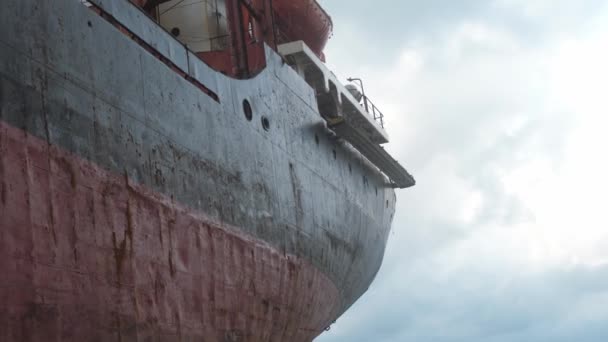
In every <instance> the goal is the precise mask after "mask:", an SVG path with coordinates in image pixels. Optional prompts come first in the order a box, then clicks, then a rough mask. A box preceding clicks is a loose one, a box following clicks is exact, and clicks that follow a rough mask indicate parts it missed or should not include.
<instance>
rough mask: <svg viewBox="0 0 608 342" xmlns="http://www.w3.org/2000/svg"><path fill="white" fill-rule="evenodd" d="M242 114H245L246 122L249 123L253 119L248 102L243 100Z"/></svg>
mask: <svg viewBox="0 0 608 342" xmlns="http://www.w3.org/2000/svg"><path fill="white" fill-rule="evenodd" d="M243 113H244V114H245V118H247V121H251V120H252V119H253V110H252V109H251V104H249V101H247V100H243Z"/></svg>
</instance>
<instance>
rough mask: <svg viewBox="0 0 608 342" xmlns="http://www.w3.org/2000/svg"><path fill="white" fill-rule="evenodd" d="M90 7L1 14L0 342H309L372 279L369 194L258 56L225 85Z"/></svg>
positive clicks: (378, 200) (383, 186)
mask: <svg viewBox="0 0 608 342" xmlns="http://www.w3.org/2000/svg"><path fill="white" fill-rule="evenodd" d="M99 2H100V3H102V5H103V4H104V3H105V4H106V5H105V8H104V10H103V11H97V12H95V11H92V10H91V9H90V8H88V7H87V6H84V5H83V4H82V2H81V1H79V0H54V1H38V0H7V1H4V2H3V4H2V5H3V9H2V11H0V253H1V254H2V255H1V256H0V273H1V274H2V277H0V301H1V302H2V305H1V306H0V340H1V341H195V340H196V341H222V342H223V341H294V342H297V341H311V340H312V339H314V338H315V337H316V336H318V335H319V334H320V333H321V332H322V331H323V330H324V329H325V328H326V327H328V326H329V325H330V324H331V323H332V322H333V321H335V320H336V319H337V318H338V317H339V316H340V315H341V314H342V313H343V312H344V311H345V310H347V309H348V308H349V307H350V306H351V305H352V304H353V303H354V302H355V301H356V300H357V299H358V298H359V297H360V296H361V295H362V294H363V293H364V292H365V291H366V290H367V288H368V286H369V285H370V283H371V282H372V280H373V278H374V277H375V275H376V272H377V271H378V268H379V267H380V264H381V261H382V257H383V254H384V248H385V244H386V241H387V237H388V234H389V231H390V225H391V221H392V217H393V214H394V206H395V193H394V190H393V189H392V187H390V186H387V179H386V177H385V176H384V175H383V174H382V173H381V172H380V171H379V170H378V169H377V168H376V167H374V166H373V165H372V164H371V163H370V162H369V161H367V159H365V158H363V157H362V156H361V155H360V154H359V153H358V152H357V151H356V150H355V149H353V148H352V146H350V145H348V144H345V143H344V142H342V141H340V140H339V139H336V138H335V136H334V135H332V134H331V132H330V131H329V130H328V128H327V125H326V124H325V122H324V120H323V119H322V118H321V117H320V115H319V113H318V109H317V104H316V99H315V93H314V91H313V90H312V89H311V88H310V87H309V86H308V85H307V84H306V82H305V81H304V80H303V79H302V78H301V77H299V76H298V74H297V73H296V72H295V71H294V70H293V69H291V68H290V67H289V66H288V65H286V64H285V63H284V62H283V59H282V58H281V57H280V56H278V55H277V54H276V53H275V52H274V51H272V50H270V49H269V48H266V50H267V51H266V54H267V56H268V57H267V62H266V64H267V65H266V67H265V68H264V70H262V71H261V72H260V73H259V74H257V75H256V76H255V77H253V78H251V79H248V80H235V79H232V78H230V77H227V76H225V75H223V74H222V73H219V72H216V71H214V70H213V69H211V68H209V67H208V66H207V65H205V64H204V63H202V62H200V60H198V59H196V58H195V57H194V55H193V54H192V53H190V52H189V51H188V50H187V49H184V47H183V46H181V45H179V44H176V42H175V41H174V40H173V39H172V38H171V37H170V36H169V35H168V34H167V33H166V32H164V31H163V30H162V29H160V28H159V27H158V26H156V25H155V24H154V23H153V22H152V21H151V20H150V19H149V18H148V17H146V16H145V15H144V14H143V13H142V12H141V11H138V10H137V9H136V8H135V7H134V6H132V5H130V4H127V2H126V1H119V0H116V1H99ZM108 3H109V5H107V4H108ZM112 6H113V7H112ZM121 6H123V7H124V8H122V7H121ZM125 6H126V7H125ZM100 7H103V6H101V5H100ZM113 9H116V11H117V12H115V13H114V12H112V11H113ZM118 9H120V11H121V12H118ZM119 13H122V14H124V15H122V16H121V15H119ZM136 28H140V31H139V32H138V31H137V29H136ZM146 34H153V36H154V37H156V38H152V40H150V38H149V37H147V36H146ZM154 39H156V40H154Z"/></svg>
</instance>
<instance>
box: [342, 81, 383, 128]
mask: <svg viewBox="0 0 608 342" xmlns="http://www.w3.org/2000/svg"><path fill="white" fill-rule="evenodd" d="M355 81H357V82H359V87H360V88H361V100H360V101H363V107H364V108H365V111H366V112H367V113H368V114H370V115H371V116H372V117H373V118H374V120H375V121H376V122H377V123H379V124H380V127H382V128H384V114H382V112H381V111H380V110H379V109H378V107H376V106H375V105H374V103H373V102H372V101H371V100H370V99H369V98H368V97H367V95H365V88H364V87H363V80H362V79H360V78H355V77H351V78H349V79H348V82H355Z"/></svg>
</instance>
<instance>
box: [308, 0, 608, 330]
mask: <svg viewBox="0 0 608 342" xmlns="http://www.w3.org/2000/svg"><path fill="white" fill-rule="evenodd" d="M532 2H534V1H527V2H526V1H519V0H500V1H499V0H497V1H473V0H465V1H438V0H435V1H409V0H408V1H396V0H387V1H376V2H371V1H369V2H363V1H350V2H343V1H323V4H324V5H325V6H326V7H327V9H328V12H330V13H331V14H333V15H334V18H335V23H336V25H337V31H336V35H337V36H336V39H335V40H334V41H332V42H330V44H331V45H330V49H329V56H328V57H329V60H330V64H331V63H332V58H335V57H336V56H339V59H340V61H338V62H336V63H335V65H338V66H339V67H338V69H339V70H337V71H340V72H345V71H346V72H349V73H350V72H364V71H367V72H369V73H370V76H369V77H368V79H370V80H369V82H370V85H369V89H371V90H370V92H374V90H373V89H374V88H375V89H381V90H379V91H378V93H377V94H378V98H379V99H380V100H379V101H375V102H379V103H378V104H379V105H380V107H382V103H392V104H393V106H392V108H393V109H395V108H396V109H397V110H401V111H403V112H398V113H392V114H391V115H390V116H388V117H387V120H389V122H390V121H392V122H393V124H392V126H391V127H390V131H389V133H391V134H393V136H395V134H394V133H395V132H397V133H396V136H397V139H396V140H397V141H400V140H401V137H400V135H402V134H401V132H410V134H413V135H415V137H413V138H411V139H407V140H403V141H407V142H408V145H407V146H406V145H402V146H391V150H392V151H394V152H395V153H396V155H397V156H398V159H399V160H401V161H402V162H403V163H404V164H405V165H406V166H407V167H408V168H409V169H410V171H412V172H413V173H414V174H415V175H416V178H417V180H418V185H417V187H416V188H414V189H410V190H407V191H405V192H401V193H399V195H398V197H399V201H398V212H397V214H396V216H395V223H394V232H393V234H392V236H391V237H390V241H389V246H388V248H387V255H386V258H385V263H384V265H383V268H382V270H381V271H380V273H379V275H378V279H377V281H376V282H375V283H374V284H373V285H372V287H371V288H370V291H369V292H368V293H367V294H366V295H365V296H364V297H363V298H362V299H361V300H360V301H359V302H358V303H356V304H355V306H354V307H353V308H352V309H351V311H350V312H349V313H347V315H346V316H345V317H344V318H342V319H340V320H339V321H338V323H337V324H336V326H335V327H334V329H333V330H332V332H330V333H328V334H326V335H324V336H322V337H321V338H319V339H318V341H319V342H334V341H336V342H337V341H349V342H352V341H354V342H358V341H361V342H363V341H379V342H393V341H395V342H397V341H399V342H404V341H405V342H407V341H416V342H426V341H429V342H430V341H433V342H441V341H446V342H448V341H450V342H459V341H480V342H481V341H483V342H486V341H490V342H507V341H508V342H519V341H521V342H528V341H557V342H561V341H563V342H566V341H582V342H595V341H598V342H599V341H604V340H605V339H606V338H607V336H608V325H606V324H605V322H608V309H606V307H607V306H608V267H596V268H590V267H587V266H566V265H560V267H557V266H555V265H554V266H551V267H548V268H547V269H542V270H536V271H534V272H532V271H529V270H520V269H518V268H517V267H515V266H513V265H503V264H497V263H494V262H493V261H492V260H484V259H483V254H482V253H478V252H479V251H475V250H472V251H470V253H469V254H470V255H469V256H468V257H471V258H473V257H475V256H477V257H478V258H479V259H478V260H477V259H472V260H467V261H466V262H464V263H463V262H461V263H460V264H457V263H456V262H455V261H453V260H451V259H450V256H451V254H450V251H452V250H453V249H454V248H457V246H459V245H461V244H463V242H465V241H467V240H470V239H474V238H475V237H476V236H478V235H479V234H484V233H486V231H487V230H488V229H489V227H491V226H500V227H504V229H508V227H510V226H512V225H516V224H519V223H524V222H534V220H535V218H534V213H533V212H531V211H530V210H529V208H526V207H525V206H524V205H523V204H522V203H521V201H520V199H518V198H516V197H514V196H513V195H510V194H509V191H508V190H509V189H505V188H504V184H502V183H501V182H500V179H499V174H500V171H501V170H512V169H514V168H517V167H519V166H522V165H526V164H528V163H531V162H535V161H537V160H540V159H542V160H546V161H548V162H549V163H551V165H552V166H553V167H554V168H559V167H560V165H561V162H562V159H563V151H564V144H565V141H566V139H567V137H568V136H569V135H570V133H571V129H572V126H573V125H572V121H573V116H572V113H569V112H563V111H561V110H560V109H559V108H558V109H556V108H549V109H547V106H546V103H543V101H556V100H558V99H547V98H545V97H544V96H545V95H546V93H545V89H537V87H536V86H534V85H532V84H531V83H533V82H532V81H531V80H530V75H532V74H533V73H534V71H535V70H536V68H539V67H542V66H543V63H544V62H545V61H544V60H543V58H545V57H547V53H546V51H544V50H543V48H544V47H546V46H548V45H550V44H551V43H552V42H555V41H556V40H558V39H560V37H561V36H562V35H563V34H564V33H567V34H569V35H574V36H576V35H580V34H584V33H585V30H586V29H587V26H586V25H587V23H588V22H591V21H592V19H594V18H595V17H596V15H599V14H601V13H604V14H605V13H608V11H606V10H605V8H606V5H605V4H603V2H601V1H567V0H557V1H544V0H536V1H535V3H537V4H538V6H541V7H539V8H541V9H543V10H541V11H540V12H539V13H541V16H540V17H538V16H536V17H535V16H533V15H531V14H530V13H526V12H525V11H526V10H525V9H524V8H523V7H522V5H521V4H525V3H528V4H530V3H532ZM547 4H549V5H547ZM542 6H548V7H542ZM602 8H604V9H602ZM467 21H471V22H475V21H481V22H483V23H488V24H489V25H490V26H491V27H492V28H498V29H500V30H502V29H504V30H505V31H506V32H508V33H509V34H510V35H512V38H513V39H514V40H515V42H516V43H517V44H518V46H517V49H518V51H517V55H513V56H511V55H508V54H509V53H511V52H510V51H507V50H505V51H493V50H491V49H484V47H483V46H481V48H480V47H479V46H472V45H471V46H465V47H464V48H463V50H462V51H461V56H460V57H459V59H451V58H450V56H448V55H442V53H443V50H442V44H446V41H445V37H446V36H449V35H450V34H451V33H452V32H454V31H455V30H457V29H458V27H459V25H461V24H462V23H463V22H467ZM340 25H343V27H344V28H341V26H340ZM408 47H413V48H414V49H417V48H421V49H423V50H424V49H426V53H428V55H430V56H431V57H432V58H431V59H430V62H428V63H427V64H425V65H424V66H423V67H422V70H419V71H418V72H419V73H420V74H421V75H418V76H416V77H414V78H412V79H411V81H410V80H409V79H408V81H404V82H403V83H402V84H396V85H395V86H394V87H393V89H391V87H387V86H385V85H384V84H383V83H384V82H383V81H384V80H383V79H382V77H388V76H390V75H391V70H390V68H391V67H395V68H396V65H397V59H398V58H399V56H400V54H401V53H402V51H403V49H404V48H408ZM505 54H507V55H505ZM359 63H361V65H359ZM484 63H487V67H485V66H483V65H482V66H483V67H479V65H480V64H484ZM376 74H378V75H376ZM348 76H350V75H348ZM374 78H377V79H374ZM408 82H412V83H414V82H415V83H414V84H412V83H408ZM408 101H416V102H417V103H418V107H416V108H415V110H414V109H412V107H411V103H408ZM406 111H407V112H406ZM416 111H417V112H416ZM518 118H523V121H522V123H521V125H520V127H518V129H517V130H516V131H515V132H509V133H507V132H505V129H504V128H501V126H500V125H501V124H503V123H504V122H505V120H507V122H509V121H513V120H514V119H518ZM408 128H409V129H408ZM442 158H446V159H447V160H448V161H449V162H446V163H441V162H438V161H440V160H442ZM461 189H465V190H466V191H472V192H478V193H479V194H480V196H481V205H480V207H479V208H478V209H477V211H476V213H475V215H474V216H473V217H472V219H471V221H469V222H464V221H463V220H461V219H460V218H458V217H456V216H457V214H459V212H458V211H459V210H460V209H459V207H458V206H459V204H460V203H458V201H459V200H461V199H462V198H461V197H459V196H462V195H461V194H460V193H459V192H461V191H463V190H461ZM558 214H559V213H556V215H558ZM606 242H607V241H598V243H597V248H598V249H601V248H602V247H605V246H606ZM488 243H493V244H496V246H488V247H487V248H489V249H490V250H491V248H496V250H497V252H498V250H499V249H500V247H501V246H500V244H501V243H502V241H496V240H488ZM471 248H473V247H471Z"/></svg>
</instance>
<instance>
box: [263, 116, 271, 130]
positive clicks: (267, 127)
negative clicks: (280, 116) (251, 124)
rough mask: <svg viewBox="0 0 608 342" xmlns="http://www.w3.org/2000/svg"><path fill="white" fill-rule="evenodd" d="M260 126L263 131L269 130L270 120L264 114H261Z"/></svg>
mask: <svg viewBox="0 0 608 342" xmlns="http://www.w3.org/2000/svg"><path fill="white" fill-rule="evenodd" d="M262 127H263V128H264V130H265V131H268V130H270V120H268V118H267V117H265V116H262Z"/></svg>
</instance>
